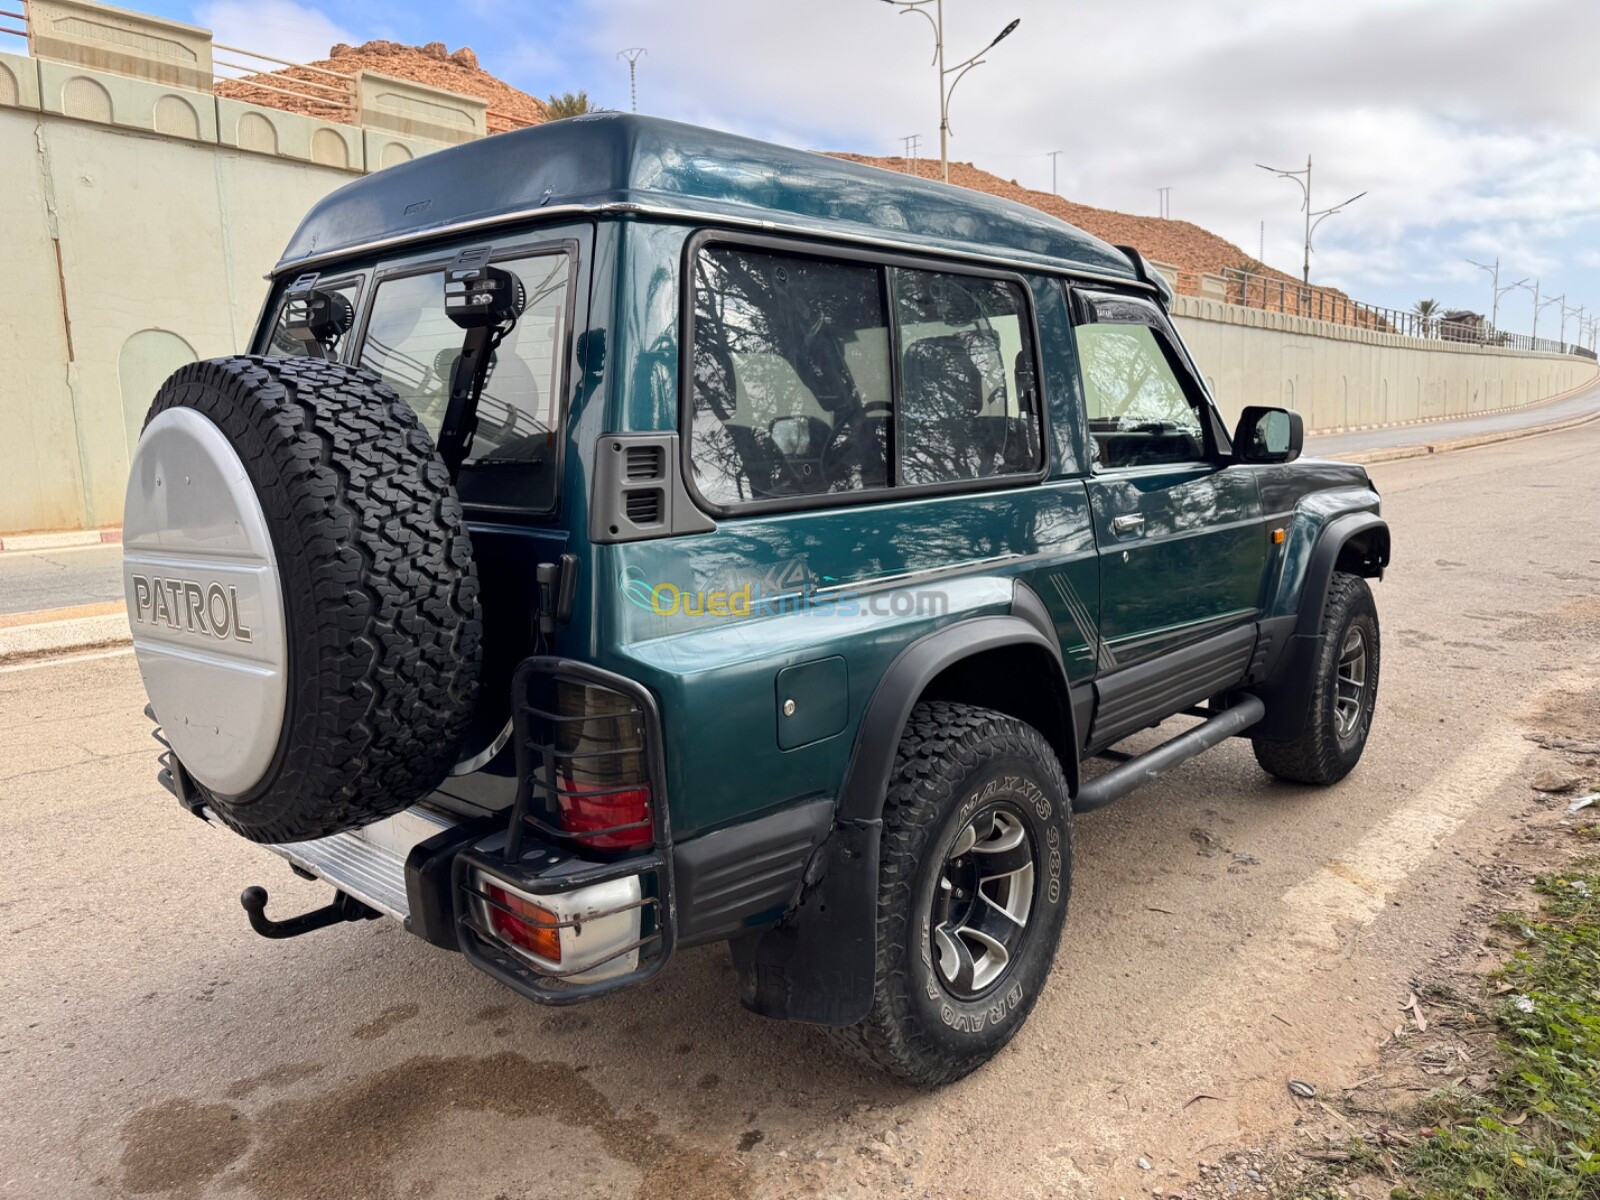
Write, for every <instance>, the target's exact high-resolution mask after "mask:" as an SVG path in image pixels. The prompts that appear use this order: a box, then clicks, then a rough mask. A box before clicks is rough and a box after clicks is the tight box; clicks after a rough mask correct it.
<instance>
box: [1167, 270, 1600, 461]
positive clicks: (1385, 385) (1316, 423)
mask: <svg viewBox="0 0 1600 1200" xmlns="http://www.w3.org/2000/svg"><path fill="white" fill-rule="evenodd" d="M1173 311H1174V315H1175V316H1176V318H1177V324H1178V329H1179V332H1181V333H1182V334H1183V338H1184V341H1185V342H1187V343H1188V345H1189V349H1190V350H1191V351H1193V353H1194V357H1195V360H1196V361H1197V362H1198V363H1199V365H1200V370H1201V373H1202V374H1204V375H1205V377H1206V381H1207V382H1208V383H1209V384H1210V386H1211V392H1212V395H1213V396H1215V397H1216V398H1217V401H1218V403H1219V404H1220V405H1221V407H1222V409H1223V412H1224V414H1225V415H1226V416H1227V418H1228V420H1229V421H1230V422H1232V421H1234V420H1236V419H1237V418H1238V415H1239V412H1240V410H1241V409H1243V408H1244V407H1245V406H1246V405H1250V404H1275V405H1281V406H1283V407H1286V408H1293V409H1297V410H1298V411H1299V412H1300V413H1301V414H1302V415H1303V416H1304V417H1305V422H1306V429H1307V430H1308V431H1313V430H1314V431H1317V432H1328V431H1331V430H1336V429H1354V428H1361V427H1364V426H1373V425H1400V424H1407V423H1411V422H1418V421H1430V420H1438V419H1440V418H1442V417H1459V416H1467V415H1471V414H1474V413H1485V412H1495V411H1498V410H1501V409H1508V408H1520V407H1523V406H1525V405H1528V404H1536V403H1538V402H1539V401H1541V400H1548V399H1549V398H1550V397H1552V396H1559V395H1561V394H1562V393H1564V392H1569V391H1572V390H1573V389H1574V388H1578V387H1582V386H1583V385H1585V384H1589V383H1593V382H1595V381H1596V379H1597V378H1600V367H1597V366H1596V364H1595V362H1594V360H1593V359H1589V358H1582V357H1579V356H1577V355H1571V354H1532V353H1526V352H1522V351H1511V350H1499V349H1496V348H1494V347H1491V346H1463V345H1460V344H1457V343H1452V342H1443V341H1439V340H1437V339H1429V338H1410V337H1400V336H1398V335H1396V334H1386V333H1374V332H1371V331H1368V330H1364V329H1355V328H1352V327H1350V326H1348V325H1334V324H1331V323H1329V322H1326V321H1312V320H1307V319H1306V318H1304V317H1291V316H1286V315H1284V314H1282V313H1269V312H1262V311H1260V310H1259V309H1253V308H1241V307H1239V306H1238V305H1233V304H1225V303H1222V302H1221V301H1219V300H1213V299H1205V298H1202V297H1196V296H1179V297H1178V298H1177V300H1176V301H1175V303H1174V306H1173Z"/></svg>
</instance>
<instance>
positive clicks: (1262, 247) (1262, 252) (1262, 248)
mask: <svg viewBox="0 0 1600 1200" xmlns="http://www.w3.org/2000/svg"><path fill="white" fill-rule="evenodd" d="M1256 261H1257V262H1258V263H1260V264H1262V265H1263V266H1265V265H1266V262H1267V223H1266V222H1265V221H1263V222H1261V241H1260V244H1259V245H1258V246H1257V247H1256Z"/></svg>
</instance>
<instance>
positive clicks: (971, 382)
mask: <svg viewBox="0 0 1600 1200" xmlns="http://www.w3.org/2000/svg"><path fill="white" fill-rule="evenodd" d="M693 303H694V322H693V340H692V346H691V354H690V362H689V364H688V367H689V380H690V402H691V409H692V411H691V414H690V417H691V430H690V445H689V463H690V469H691V473H692V477H693V481H694V485H695V487H696V489H697V490H698V491H699V493H700V495H701V496H703V497H704V498H705V499H706V500H707V501H709V502H710V503H712V504H714V505H716V506H718V507H723V508H731V507H737V506H741V505H746V504H752V503H762V502H769V503H773V504H777V503H781V502H785V501H788V502H791V503H792V502H793V501H795V500H808V499H818V498H826V497H830V496H837V497H839V498H840V499H841V500H843V499H847V498H852V497H854V498H860V497H861V496H863V495H864V494H870V493H875V492H883V491H890V490H892V489H894V488H898V487H929V486H939V485H959V484H968V483H974V482H978V481H984V480H999V479H1003V478H1004V477H1006V476H1016V475H1027V474H1031V473H1033V472H1035V471H1037V470H1038V469H1039V467H1040V466H1041V465H1042V457H1041V451H1040V445H1041V439H1040V418H1039V397H1038V388H1037V386H1036V384H1035V379H1036V374H1035V370H1034V361H1035V354H1034V345H1033V337H1032V322H1031V320H1030V316H1029V309H1028V305H1027V300H1026V297H1025V294H1024V290H1023V288H1022V287H1021V285H1019V284H1017V283H1015V282H1013V281H1011V280H1003V279H993V278H986V277H982V276H976V275H967V274H964V273H955V272H941V271H922V270H910V269H906V268H900V267H895V268H889V267H886V266H881V265H878V264H874V263H862V262H855V261H843V260H833V259H825V258H815V257H811V256H808V255H803V254H798V253H791V252H786V251H767V250H757V249H751V248H745V247H738V246H727V245H711V246H706V247H703V248H702V249H701V250H700V251H699V252H698V253H697V254H696V256H695V260H694V277H693Z"/></svg>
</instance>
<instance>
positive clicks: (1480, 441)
mask: <svg viewBox="0 0 1600 1200" xmlns="http://www.w3.org/2000/svg"><path fill="white" fill-rule="evenodd" d="M1595 421H1600V412H1592V413H1586V414H1585V415H1583V416H1581V417H1573V418H1571V419H1570V420H1566V421H1554V422H1552V423H1551V424H1549V425H1529V426H1527V427H1526V428H1523V429H1506V430H1502V431H1500V432H1499V433H1484V434H1479V435H1478V436H1476V437H1464V438H1454V439H1452V440H1450V441H1446V442H1421V443H1418V444H1415V445H1410V446H1388V447H1385V448H1384V449H1381V450H1356V451H1352V452H1351V453H1349V454H1330V455H1328V456H1327V457H1328V458H1332V459H1336V460H1337V461H1339V462H1350V463H1360V464H1361V465H1362V466H1372V465H1374V464H1376V463H1386V462H1399V461H1401V460H1402V459H1407V458H1426V457H1427V456H1428V455H1430V454H1451V453H1454V452H1455V451H1458V450H1474V449H1476V448H1477V447H1479V446H1492V445H1494V444H1495V443H1497V442H1514V441H1517V440H1518V439H1520V438H1528V437H1538V436H1539V435H1541V434H1545V433H1559V432H1560V431H1561V430H1563V429H1575V428H1576V427H1577V426H1579V425H1589V424H1592V423H1593V422H1595Z"/></svg>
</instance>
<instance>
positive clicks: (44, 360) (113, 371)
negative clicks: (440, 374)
mask: <svg viewBox="0 0 1600 1200" xmlns="http://www.w3.org/2000/svg"><path fill="white" fill-rule="evenodd" d="M57 9H60V10H62V12H63V13H65V14H66V16H67V17H74V19H72V20H68V19H66V17H63V19H62V20H61V21H59V22H55V21H53V18H54V17H55V16H57V15H61V14H58V13H57V12H56V10H57ZM80 9H83V10H86V11H92V12H93V13H95V14H100V15H103V14H105V13H106V12H108V11H109V10H104V9H103V8H102V7H101V6H98V5H85V4H83V3H82V2H81V0H51V5H49V6H41V5H40V4H37V3H36V4H35V6H34V16H35V21H36V24H38V25H40V27H41V28H42V27H43V25H44V19H45V17H50V18H52V23H51V24H50V26H49V27H50V28H51V29H52V30H55V29H57V28H58V26H59V28H60V29H61V30H65V31H67V32H68V33H72V34H74V36H77V35H79V34H81V33H82V31H83V29H84V28H87V26H85V24H84V22H83V21H81V20H77V19H75V14H76V13H77V11H78V10H80ZM112 15H113V16H114V15H115V14H114V13H113V14H112ZM106 19H107V20H110V19H111V18H110V17H107V18H106ZM173 28H175V29H177V30H179V31H180V32H183V33H184V35H185V36H186V37H187V36H190V35H191V34H194V35H196V36H200V35H203V38H202V40H203V41H204V43H205V46H207V47H208V46H209V41H208V40H206V39H209V34H206V33H205V31H204V30H200V31H192V30H190V29H189V27H184V26H177V27H173ZM90 32H91V33H94V32H95V29H94V28H90ZM138 32H139V31H134V32H133V33H130V32H129V31H127V30H120V29H112V30H111V33H108V34H106V35H105V37H104V38H103V39H102V40H104V41H106V42H108V43H111V44H113V46H114V47H115V48H118V50H117V52H118V53H121V52H122V50H124V49H126V48H127V47H133V48H135V49H137V50H139V51H140V52H141V53H145V54H146V57H148V56H149V54H151V53H154V52H153V51H151V50H150V46H149V45H147V44H146V43H148V42H150V41H151V39H150V38H144V37H143V35H142V34H140V36H139V37H135V36H134V34H135V33H138ZM158 32H169V31H166V30H165V27H163V29H162V30H158ZM112 34H117V36H116V37H113V36H111V35H112ZM124 35H125V36H124ZM52 36H53V35H52ZM65 36H66V35H65V34H62V35H61V37H59V38H57V39H56V40H58V41H62V47H61V48H60V49H59V53H60V55H61V57H62V58H68V57H73V56H75V58H74V61H51V60H47V59H42V58H29V57H24V56H21V55H17V54H10V53H5V52H0V168H3V172H0V279H3V280H4V286H0V429H3V430H4V434H5V438H6V446H5V450H6V468H5V470H4V471H0V535H3V534H7V533H21V532H28V531H34V530H60V529H77V528H95V527H99V526H108V525H118V524H120V523H121V521H122V494H123V487H124V484H125V483H126V480H127V472H128V461H129V452H130V449H131V447H132V445H133V442H134V440H135V439H136V437H137V435H138V431H139V428H140V426H141V425H142V424H143V421H144V414H145V410H146V408H147V407H148V406H149V403H150V398H151V396H152V395H153V394H154V392H155V389H156V388H157V386H159V384H160V383H161V381H162V380H163V379H165V378H166V377H167V376H168V375H169V374H171V373H172V371H174V370H175V369H177V368H178V367H179V366H181V365H182V364H183V363H185V362H191V361H194V360H195V359H200V358H210V357H213V356H215V355H222V354H231V353H233V352H235V351H236V350H238V349H240V348H242V347H243V346H244V345H245V342H246V340H247V339H248V337H249V333H250V330H251V328H252V327H253V326H254V324H255V320H256V315H257V312H258V311H259V309H260V306H261V303H262V301H263V299H264V298H265V296H266V290H267V285H266V282H265V280H264V278H263V276H264V275H265V274H266V272H267V271H268V270H270V269H271V267H272V265H273V263H275V262H276V261H277V259H278V255H279V254H280V253H281V252H282V250H283V247H284V246H285V245H286V244H287V242H288V240H289V236H290V234H291V233H293V232H294V228H295V226H296V225H297V224H298V223H299V221H300V218H301V216H303V215H304V213H305V212H306V210H307V209H308V208H310V207H311V205H312V204H314V203H315V202H316V201H317V200H319V199H321V198H322V197H323V196H325V195H327V193H328V192H330V191H332V190H333V189H334V188H336V187H339V186H340V185H342V184H344V183H347V182H348V181H350V180H351V179H354V178H355V177H356V176H357V175H359V174H362V173H363V172H366V171H375V170H379V169H381V168H382V167H385V166H390V165H393V164H394V163H397V162H404V161H406V160H408V159H411V158H415V157H417V156H419V155H422V154H426V153H429V152H431V151H433V150H437V149H441V148H442V147H443V145H444V144H446V143H447V142H450V141H459V140H463V138H464V137H470V136H481V135H482V133H483V132H484V127H483V121H484V117H483V113H484V103H483V101H481V100H476V99H473V98H471V97H456V96H454V95H453V94H452V93H448V92H441V91H439V90H438V89H434V88H425V87H421V86H420V85H410V84H403V83H400V84H397V83H396V82H395V81H391V80H388V79H387V78H386V77H383V76H373V77H372V78H371V79H363V80H361V81H360V83H361V84H362V86H363V87H364V88H365V89H366V93H370V94H366V93H364V94H363V95H362V96H361V99H362V100H363V101H364V102H365V104H366V105H367V110H366V112H365V114H364V115H363V118H362V120H363V124H362V125H360V126H357V125H342V124H335V123H333V122H329V121H322V120H315V119H312V118H309V117H303V116H297V115H295V114H292V113H287V112H282V111H280V110H278V109H272V108H262V107H259V106H256V105H252V104H245V103H241V102H240V101H237V100H230V99H225V98H222V97H217V96H214V95H212V93H211V92H210V91H209V90H201V89H199V88H197V87H194V86H184V85H185V84H193V83H195V82H196V80H195V79H190V78H188V77H184V79H183V80H182V81H181V82H168V81H166V80H164V79H160V78H151V77H148V76H153V75H159V74H160V72H159V71H155V70H151V71H147V72H145V75H146V76H147V77H139V76H137V75H135V74H131V73H129V74H125V73H118V72H114V71H110V70H102V69H97V68H96V67H94V66H87V65H84V62H85V61H86V60H90V59H94V58H95V55H94V53H91V51H93V50H94V47H93V46H91V47H90V48H89V49H88V50H83V51H82V52H81V53H80V52H79V50H78V49H74V48H73V47H72V46H69V45H67V44H66V42H65V41H64V40H63V39H64V38H65ZM96 36H98V34H97V35H96ZM152 36H153V35H152ZM173 36H174V37H176V34H174V35H173ZM141 38H143V40H141ZM45 41H46V45H50V44H52V43H50V42H49V40H48V39H45ZM169 43H171V44H174V45H175V44H176V42H173V41H172V39H170V38H165V37H163V38H160V39H155V44H156V49H157V50H165V49H166V48H167V47H168V45H169ZM130 53H131V51H130ZM174 53H175V52H174ZM197 58H204V59H205V60H206V61H207V62H208V61H209V52H208V51H207V52H206V53H205V54H200V52H198V51H196V52H195V53H193V54H189V55H186V56H185V57H184V61H186V62H191V61H195V60H196V59H197ZM95 61H98V60H95ZM163 61H164V60H163ZM118 62H119V64H120V60H118ZM134 65H138V64H137V62H135V64H134ZM130 70H131V68H130ZM207 87H209V79H208V80H207ZM389 110H392V111H389ZM418 113H421V114H422V115H423V116H424V117H425V118H426V120H420V119H417V117H416V114H418ZM367 117H371V118H372V119H371V120H370V121H369V120H367ZM463 130H464V131H465V132H463ZM427 135H436V136H435V137H433V139H432V140H430V139H429V137H428V136H427Z"/></svg>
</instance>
